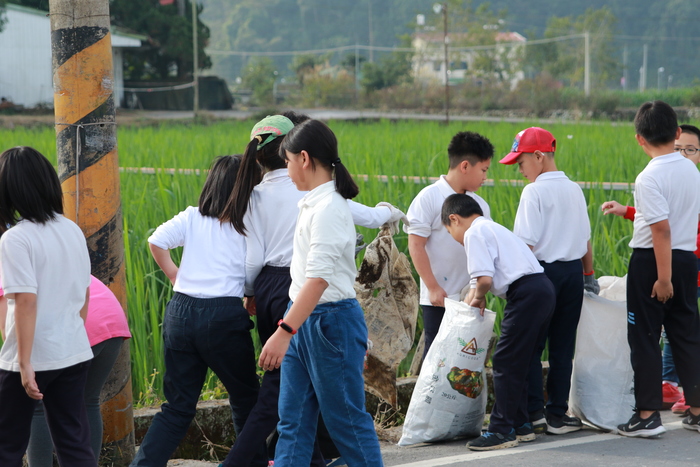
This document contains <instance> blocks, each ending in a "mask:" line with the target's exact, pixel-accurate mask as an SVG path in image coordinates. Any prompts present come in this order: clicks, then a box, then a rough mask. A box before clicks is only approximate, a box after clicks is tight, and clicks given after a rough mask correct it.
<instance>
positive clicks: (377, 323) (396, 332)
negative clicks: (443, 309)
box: [355, 227, 418, 408]
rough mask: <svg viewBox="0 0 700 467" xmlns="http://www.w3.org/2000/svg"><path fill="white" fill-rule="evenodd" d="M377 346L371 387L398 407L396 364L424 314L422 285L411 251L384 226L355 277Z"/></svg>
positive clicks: (371, 356) (371, 357)
mask: <svg viewBox="0 0 700 467" xmlns="http://www.w3.org/2000/svg"><path fill="white" fill-rule="evenodd" d="M355 292H356V293H357V300H358V301H359V302H360V305H361V306H362V309H363V310H364V312H365V321H366V322H367V329H368V330H369V339H370V340H371V341H372V348H371V349H370V350H369V352H368V357H367V364H366V368H365V373H364V374H365V388H366V389H367V390H368V391H369V392H370V393H372V394H374V395H376V396H378V397H380V398H382V399H383V400H385V401H386V402H388V403H389V404H391V405H392V406H393V407H394V408H398V406H397V394H396V369H397V368H398V366H399V364H400V363H401V361H402V360H403V359H404V358H405V357H406V355H407V354H408V352H409V351H410V350H411V347H412V346H413V338H414V336H415V333H416V320H417V319H418V286H417V285H416V281H415V280H414V279H413V275H412V274H411V265H410V263H409V262H408V258H406V255H405V254H403V253H401V252H400V251H399V250H398V248H396V244H395V243H394V240H393V238H392V237H391V233H390V231H389V229H388V228H386V227H385V228H383V229H382V230H381V232H379V234H378V235H377V238H375V239H374V241H372V243H370V244H369V246H368V247H367V251H366V252H365V257H364V259H363V260H362V265H361V267H360V271H359V272H358V274H357V279H356V280H355Z"/></svg>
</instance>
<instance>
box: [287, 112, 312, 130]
mask: <svg viewBox="0 0 700 467" xmlns="http://www.w3.org/2000/svg"><path fill="white" fill-rule="evenodd" d="M282 115H283V116H285V117H287V118H288V119H289V120H291V121H292V123H293V124H294V126H297V125H299V124H300V123H304V122H305V121H307V120H311V117H309V116H308V115H306V114H298V113H296V112H295V111H293V110H288V111H286V112H284V113H283V114H282Z"/></svg>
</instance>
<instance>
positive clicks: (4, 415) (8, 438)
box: [0, 370, 36, 467]
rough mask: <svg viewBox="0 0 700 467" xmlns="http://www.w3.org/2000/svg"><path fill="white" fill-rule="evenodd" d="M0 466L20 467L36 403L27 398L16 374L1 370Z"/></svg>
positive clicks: (20, 379) (18, 374)
mask: <svg viewBox="0 0 700 467" xmlns="http://www.w3.org/2000/svg"><path fill="white" fill-rule="evenodd" d="M0 401H2V410H0V465H1V466H3V467H21V466H22V456H24V452H25V451H26V450H27V444H28V443H29V432H30V429H31V424H32V413H33V412H34V405H35V404H36V401H35V400H34V399H31V398H30V397H29V396H27V393H26V392H25V390H24V386H22V378H21V376H20V373H19V372H17V371H6V370H0Z"/></svg>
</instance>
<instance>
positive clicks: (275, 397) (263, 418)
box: [223, 266, 326, 467]
mask: <svg viewBox="0 0 700 467" xmlns="http://www.w3.org/2000/svg"><path fill="white" fill-rule="evenodd" d="M291 284H292V278H291V276H290V275H289V268H280V267H272V266H265V267H264V268H263V269H262V271H260V274H259V275H258V277H257V278H256V279H255V284H254V287H255V308H256V310H257V311H256V317H257V324H258V335H259V336H260V342H261V343H262V345H265V342H267V340H268V339H269V338H270V336H272V334H273V333H274V332H275V331H276V330H277V322H278V321H279V320H280V319H282V318H284V313H285V311H286V310H287V306H288V305H289V286H290V285H291ZM280 371H281V370H280V369H277V370H272V371H266V372H265V374H264V375H263V380H262V385H261V386H260V393H259V394H258V401H257V403H256V404H255V407H253V410H251V412H250V415H249V416H248V420H247V421H246V425H245V427H244V428H243V431H241V432H240V433H239V434H238V436H237V437H236V442H235V444H234V445H233V447H232V448H231V451H229V453H228V455H227V456H226V459H225V460H224V463H223V465H224V467H258V466H261V467H265V466H267V460H265V461H264V462H262V463H261V462H256V461H255V459H256V455H257V452H258V447H259V446H260V444H261V443H262V444H264V443H265V442H266V440H267V438H268V437H269V436H270V434H271V433H272V432H273V431H275V428H276V427H277V422H279V414H278V401H279V395H280ZM311 465H312V466H314V467H323V466H325V465H326V463H325V462H324V461H323V456H322V455H321V451H320V450H319V448H318V444H317V445H316V446H315V450H314V456H313V459H312V463H311Z"/></svg>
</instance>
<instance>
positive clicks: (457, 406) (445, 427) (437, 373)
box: [399, 299, 496, 446]
mask: <svg viewBox="0 0 700 467" xmlns="http://www.w3.org/2000/svg"><path fill="white" fill-rule="evenodd" d="M495 319H496V313H494V312H493V311H490V310H486V311H485V312H484V316H481V315H480V314H479V309H478V308H473V307H470V306H469V305H467V304H466V303H464V302H457V301H454V300H450V299H445V316H444V317H443V319H442V323H441V324H440V330H439V331H438V333H437V336H435V340H434V341H433V344H432V345H431V347H430V350H429V351H428V354H427V355H426V357H425V361H424V362H423V367H422V369H421V372H420V375H419V376H418V381H417V382H416V386H415V388H414V390H413V395H412V396H411V402H410V403H409V406H408V412H407V413H406V420H405V422H404V425H403V434H402V436H401V439H400V440H399V446H409V445H412V444H418V443H424V442H432V441H440V440H446V439H451V438H455V437H457V436H467V435H472V436H476V435H479V434H480V433H481V428H482V425H483V423H484V412H485V411H486V399H487V397H488V390H487V387H486V378H485V375H484V364H485V363H486V354H487V350H488V345H489V341H490V339H491V332H492V330H493V323H494V321H495Z"/></svg>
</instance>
